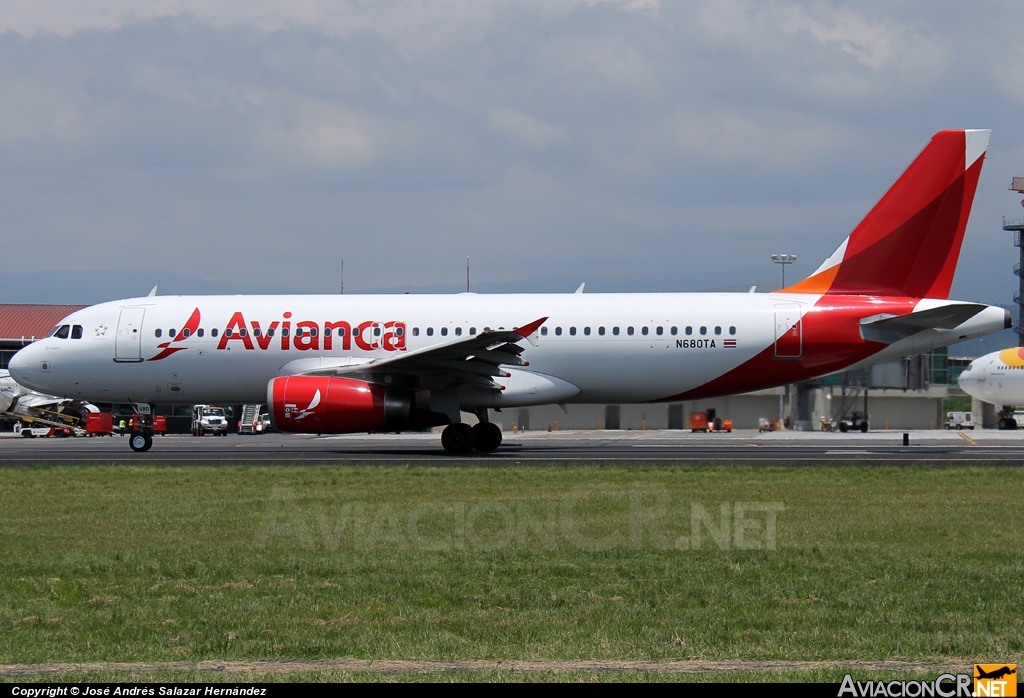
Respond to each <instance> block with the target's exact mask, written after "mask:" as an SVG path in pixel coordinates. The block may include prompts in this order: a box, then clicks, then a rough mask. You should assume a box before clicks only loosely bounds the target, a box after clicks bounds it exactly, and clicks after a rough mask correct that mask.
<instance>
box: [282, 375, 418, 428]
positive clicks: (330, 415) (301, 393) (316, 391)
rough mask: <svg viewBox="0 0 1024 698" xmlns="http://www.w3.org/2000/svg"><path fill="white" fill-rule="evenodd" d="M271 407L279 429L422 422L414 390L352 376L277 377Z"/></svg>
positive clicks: (407, 425)
mask: <svg viewBox="0 0 1024 698" xmlns="http://www.w3.org/2000/svg"><path fill="white" fill-rule="evenodd" d="M267 406H268V408H269V410H270V419H271V421H272V422H273V424H274V428H275V429H277V430H278V431H283V432H293V433H301V434H352V433H356V432H361V431H400V430H402V429H411V428H415V427H416V426H417V424H416V423H417V422H418V421H420V420H418V419H416V417H417V413H416V408H415V394H414V393H412V392H410V391H408V390H402V389H400V388H390V387H386V386H383V385H375V384H373V383H367V382H365V381H357V380H351V379H349V378H321V377H314V376H284V377H281V378H275V379H273V380H272V381H270V383H269V384H268V385H267Z"/></svg>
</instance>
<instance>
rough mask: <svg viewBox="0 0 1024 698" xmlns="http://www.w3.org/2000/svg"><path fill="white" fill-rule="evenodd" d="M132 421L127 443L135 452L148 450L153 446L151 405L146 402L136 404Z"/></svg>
mask: <svg viewBox="0 0 1024 698" xmlns="http://www.w3.org/2000/svg"><path fill="white" fill-rule="evenodd" d="M132 422H133V425H132V435H131V437H129V439H128V445H129V446H130V447H131V449H132V450H133V451H135V452H136V453H142V452H144V451H148V450H149V449H150V448H152V447H153V408H152V406H151V405H150V404H149V403H146V402H140V403H138V404H136V405H135V417H134V418H133V419H132Z"/></svg>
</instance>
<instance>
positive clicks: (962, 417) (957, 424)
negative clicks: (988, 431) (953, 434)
mask: <svg viewBox="0 0 1024 698" xmlns="http://www.w3.org/2000/svg"><path fill="white" fill-rule="evenodd" d="M946 428H947V429H974V422H973V421H972V420H971V413H970V412H947V413H946Z"/></svg>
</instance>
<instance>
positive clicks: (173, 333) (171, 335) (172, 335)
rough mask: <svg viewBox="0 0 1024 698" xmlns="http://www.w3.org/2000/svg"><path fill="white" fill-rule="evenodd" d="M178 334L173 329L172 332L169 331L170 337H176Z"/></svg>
mask: <svg viewBox="0 0 1024 698" xmlns="http://www.w3.org/2000/svg"><path fill="white" fill-rule="evenodd" d="M176 335H177V333H176V332H175V331H174V330H171V331H170V332H168V333H167V336H168V337H174V336H176Z"/></svg>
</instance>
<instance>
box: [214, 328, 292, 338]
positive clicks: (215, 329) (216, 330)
mask: <svg viewBox="0 0 1024 698" xmlns="http://www.w3.org/2000/svg"><path fill="white" fill-rule="evenodd" d="M285 332H287V330H285ZM219 334H220V330H218V329H217V328H216V327H214V328H213V329H212V330H210V336H211V337H216V336H217V335H219Z"/></svg>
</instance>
